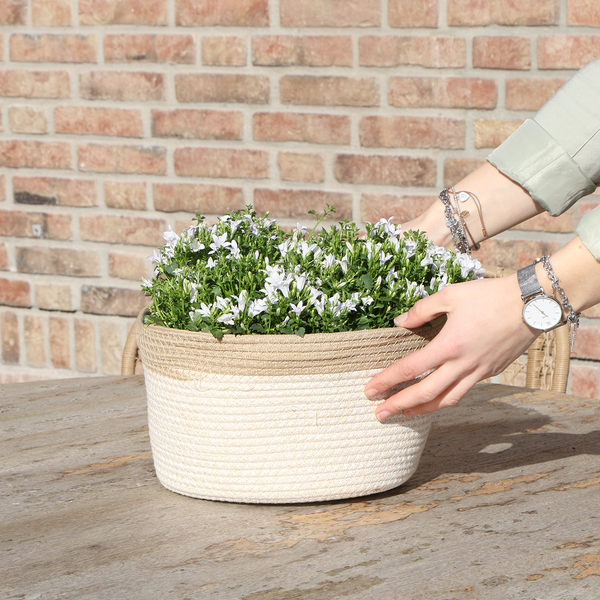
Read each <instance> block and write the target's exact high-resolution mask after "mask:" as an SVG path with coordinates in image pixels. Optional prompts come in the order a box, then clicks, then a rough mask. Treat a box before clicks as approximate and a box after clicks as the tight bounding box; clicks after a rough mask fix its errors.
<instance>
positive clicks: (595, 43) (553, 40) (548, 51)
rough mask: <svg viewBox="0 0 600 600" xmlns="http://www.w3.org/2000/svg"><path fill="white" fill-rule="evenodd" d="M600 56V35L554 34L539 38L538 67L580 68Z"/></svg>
mask: <svg viewBox="0 0 600 600" xmlns="http://www.w3.org/2000/svg"><path fill="white" fill-rule="evenodd" d="M598 56H600V36H597V35H571V36H569V35H553V36H540V37H539V38H538V68H540V69H579V68H581V67H583V66H584V65H586V64H587V63H589V62H590V61H591V60H593V59H594V58H597V57H598Z"/></svg>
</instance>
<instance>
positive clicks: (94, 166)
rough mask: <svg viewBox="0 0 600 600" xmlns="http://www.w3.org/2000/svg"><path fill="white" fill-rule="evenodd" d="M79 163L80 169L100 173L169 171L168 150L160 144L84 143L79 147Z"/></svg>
mask: <svg viewBox="0 0 600 600" xmlns="http://www.w3.org/2000/svg"><path fill="white" fill-rule="evenodd" d="M77 165H78V167H79V170H80V171H96V172H100V173H137V174H142V173H147V174H151V175H164V174H165V173H166V172H167V161H166V150H165V149H164V148H161V147H158V146H150V147H145V146H101V145H99V144H82V145H80V146H78V147H77Z"/></svg>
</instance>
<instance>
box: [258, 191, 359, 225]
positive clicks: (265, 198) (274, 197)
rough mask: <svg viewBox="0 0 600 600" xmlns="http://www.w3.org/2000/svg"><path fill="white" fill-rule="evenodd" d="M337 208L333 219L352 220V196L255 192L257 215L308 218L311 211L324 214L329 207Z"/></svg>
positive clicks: (335, 193) (298, 192) (326, 193)
mask: <svg viewBox="0 0 600 600" xmlns="http://www.w3.org/2000/svg"><path fill="white" fill-rule="evenodd" d="M328 204H330V205H332V206H334V207H335V213H334V214H333V216H332V218H335V219H336V220H339V221H342V220H344V219H347V220H351V219H352V195H351V194H343V193H339V192H322V191H317V190H267V189H256V190H254V208H255V210H256V212H257V213H259V214H264V213H267V212H268V213H269V214H270V216H271V217H276V218H289V219H291V218H295V219H298V218H308V216H309V215H308V211H309V210H316V211H317V213H322V212H323V211H324V210H325V209H326V208H327V205H328Z"/></svg>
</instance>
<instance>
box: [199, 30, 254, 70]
mask: <svg viewBox="0 0 600 600" xmlns="http://www.w3.org/2000/svg"><path fill="white" fill-rule="evenodd" d="M247 55H248V50H247V41H246V38H244V37H235V36H232V35H226V36H225V35H212V36H205V37H203V38H202V64H203V65H211V66H223V67H243V66H244V65H245V64H246V61H247Z"/></svg>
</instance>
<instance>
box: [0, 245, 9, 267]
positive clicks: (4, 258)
mask: <svg viewBox="0 0 600 600" xmlns="http://www.w3.org/2000/svg"><path fill="white" fill-rule="evenodd" d="M8 266H9V265H8V248H7V246H6V244H5V243H4V242H1V243H0V270H1V271H7V270H8Z"/></svg>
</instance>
